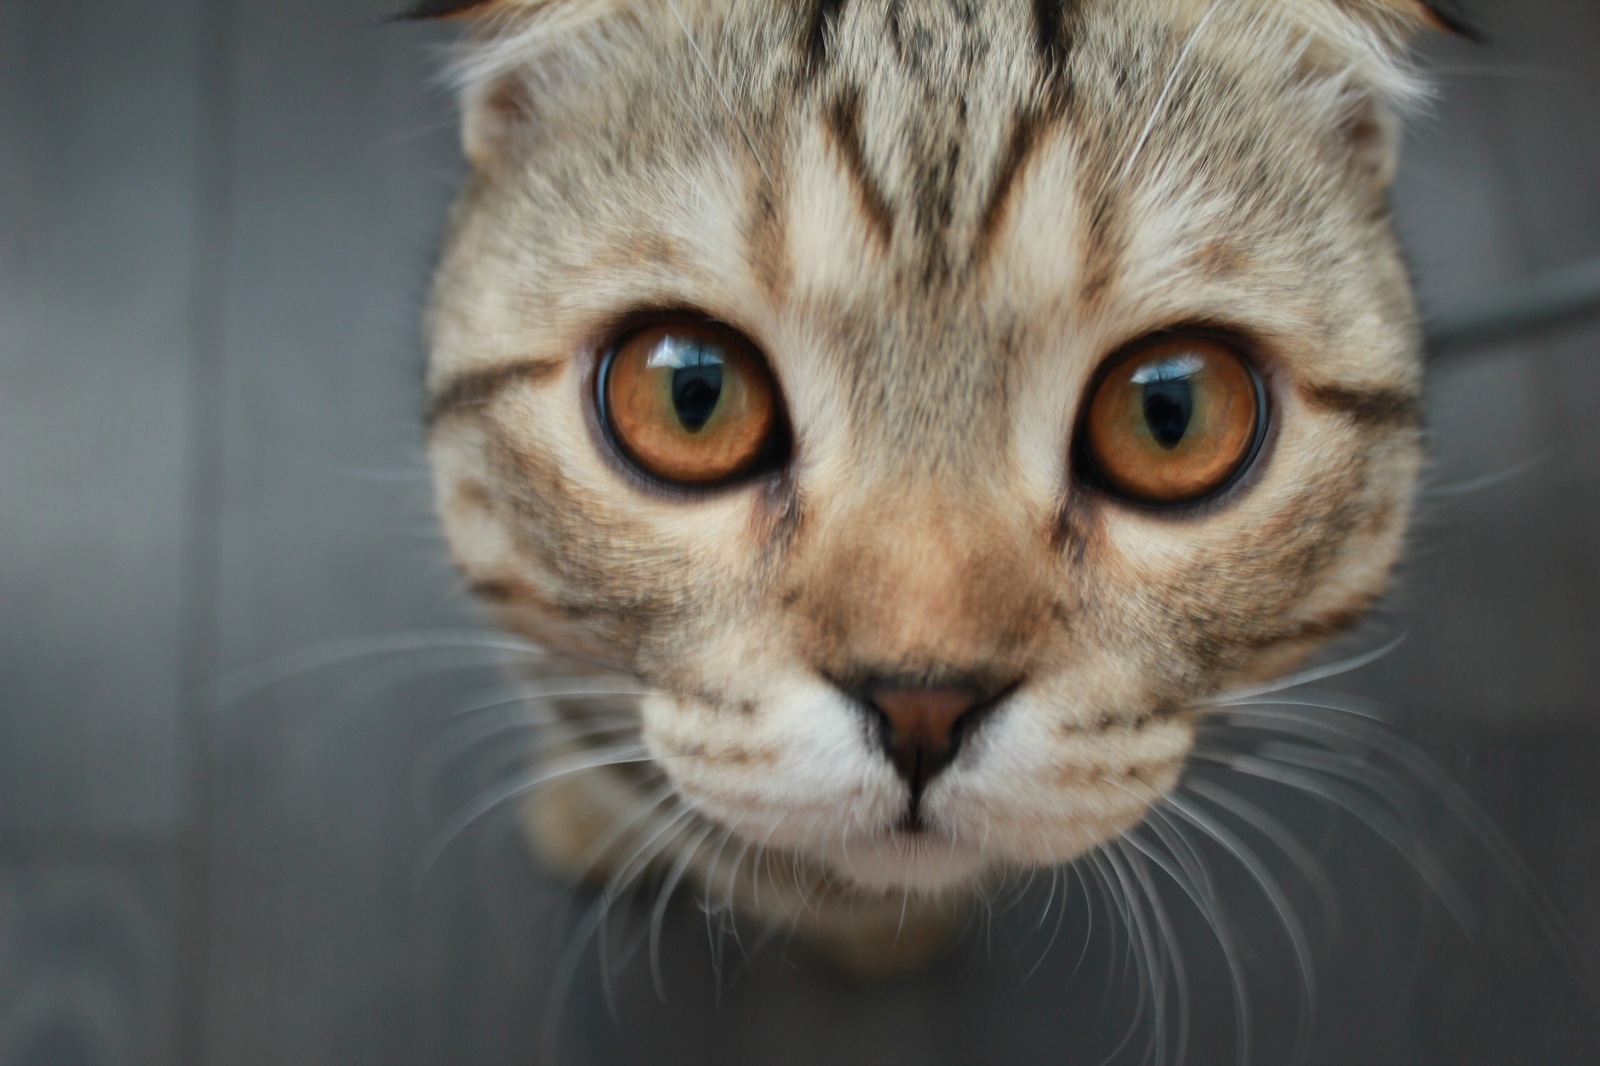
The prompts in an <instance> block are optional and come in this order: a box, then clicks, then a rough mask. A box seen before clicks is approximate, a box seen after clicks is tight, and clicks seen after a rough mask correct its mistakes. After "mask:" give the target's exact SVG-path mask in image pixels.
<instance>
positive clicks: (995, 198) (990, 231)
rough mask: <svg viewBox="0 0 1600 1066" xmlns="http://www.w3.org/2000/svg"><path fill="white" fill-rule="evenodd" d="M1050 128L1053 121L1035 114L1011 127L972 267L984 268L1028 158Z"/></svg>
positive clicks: (1023, 114) (980, 225) (981, 221)
mask: <svg viewBox="0 0 1600 1066" xmlns="http://www.w3.org/2000/svg"><path fill="white" fill-rule="evenodd" d="M1049 126H1050V120H1048V119H1046V118H1044V117H1043V116H1041V115H1038V114H1036V113H1034V112H1032V111H1022V112H1019V113H1018V114H1017V116H1016V118H1015V119H1013V120H1012V123H1011V135H1010V137H1008V138H1007V140H1006V148H1005V152H1004V153H1003V154H1002V155H1001V156H1000V162H999V164H998V165H997V166H996V169H995V174H994V181H993V182H992V183H991V185H990V186H989V190H990V191H989V202H988V204H986V205H985V206H984V209H983V214H982V216H981V217H980V219H979V222H978V232H977V235H976V236H975V237H974V239H973V244H972V264H973V266H974V267H975V268H981V267H982V266H983V264H984V262H985V260H987V259H988V257H989V251H990V249H992V248H993V247H994V242H995V239H996V238H997V237H998V236H999V233H1000V228H1001V226H1002V225H1003V224H1004V222H1005V219H1006V209H1007V207H1009V206H1010V203H1011V194H1012V192H1013V190H1015V189H1016V187H1017V179H1018V178H1020V177H1021V176H1022V171H1023V169H1024V168H1025V167H1026V165H1027V162H1028V158H1029V156H1031V155H1032V154H1033V150H1034V148H1035V146H1037V145H1038V144H1039V141H1040V135H1041V134H1042V133H1044V132H1045V130H1046V129H1047V128H1048V127H1049Z"/></svg>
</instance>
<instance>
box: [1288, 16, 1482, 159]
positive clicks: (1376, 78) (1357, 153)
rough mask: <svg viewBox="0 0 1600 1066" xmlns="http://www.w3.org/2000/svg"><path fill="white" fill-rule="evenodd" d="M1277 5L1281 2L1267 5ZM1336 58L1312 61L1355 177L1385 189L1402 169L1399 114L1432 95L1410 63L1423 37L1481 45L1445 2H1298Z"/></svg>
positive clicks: (1316, 57)
mask: <svg viewBox="0 0 1600 1066" xmlns="http://www.w3.org/2000/svg"><path fill="white" fill-rule="evenodd" d="M1268 2H1278V0H1268ZM1299 3H1300V10H1301V12H1302V13H1303V14H1304V15H1306V16H1307V17H1308V18H1309V19H1310V20H1311V22H1312V24H1313V25H1315V26H1316V27H1318V28H1319V29H1320V30H1321V32H1322V41H1323V43H1324V45H1326V46H1328V47H1330V48H1331V49H1332V51H1331V52H1323V53H1320V54H1319V53H1318V52H1317V51H1316V50H1313V51H1312V52H1311V53H1310V55H1311V57H1313V59H1314V63H1315V65H1317V66H1319V67H1321V69H1322V70H1323V71H1324V73H1325V76H1331V80H1332V83H1333V84H1337V85H1342V89H1341V91H1340V92H1339V93H1338V94H1337V96H1336V97H1335V99H1336V101H1337V103H1338V107H1339V117H1338V126H1339V132H1340V134H1341V136H1342V137H1343V138H1344V141H1345V144H1346V146H1347V148H1348V151H1349V158H1350V161H1351V164H1352V166H1353V167H1354V168H1355V173H1356V174H1359V175H1361V176H1362V177H1364V178H1365V179H1366V180H1368V181H1370V182H1371V183H1372V185H1373V186H1374V188H1376V189H1378V190H1384V189H1387V188H1388V187H1389V185H1390V184H1391V183H1392V181H1393V180H1394V175H1395V171H1396V169H1397V167H1398V163H1399V154H1400V138H1401V125H1402V123H1401V116H1402V114H1404V112H1405V111H1406V110H1407V109H1408V108H1409V107H1410V106H1413V105H1415V104H1416V103H1417V102H1418V101H1420V100H1422V99H1424V98H1425V97H1426V95H1427V89H1426V84H1425V82H1424V81H1423V79H1422V78H1421V77H1420V75H1419V74H1418V72H1417V70H1416V68H1415V66H1414V65H1413V64H1412V62H1411V59H1410V44H1411V42H1412V39H1413V38H1414V37H1416V36H1417V35H1418V34H1420V33H1422V32H1425V31H1429V30H1436V31H1442V32H1446V33H1454V34H1458V35H1460V36H1463V37H1468V38H1472V39H1474V40H1475V39H1477V33H1476V32H1475V31H1474V30H1473V29H1472V28H1471V26H1469V25H1468V24H1467V22H1466V20H1465V19H1464V18H1462V16H1461V15H1460V13H1459V12H1458V11H1457V10H1456V9H1455V8H1454V7H1453V6H1451V5H1450V4H1449V3H1448V0H1299Z"/></svg>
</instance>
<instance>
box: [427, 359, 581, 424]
mask: <svg viewBox="0 0 1600 1066" xmlns="http://www.w3.org/2000/svg"><path fill="white" fill-rule="evenodd" d="M561 365H562V364H561V363H560V362H557V361H555V360H542V361H541V360H529V361H527V362H523V363H508V364H506V365H505V366H494V367H489V368H488V369H486V370H471V371H468V372H467V373H465V374H460V375H457V376H456V377H454V378H451V379H450V380H449V381H446V382H445V383H444V385H443V386H442V387H441V388H440V389H438V390H437V391H436V392H435V393H434V394H433V397H432V399H430V400H429V401H428V425H430V426H431V425H433V424H435V423H436V422H438V421H440V420H441V419H443V418H445V417H446V416H448V415H452V414H454V413H456V412H457V411H459V410H461V409H462V408H464V407H483V406H485V405H487V404H488V403H490V402H491V401H493V400H494V398H495V397H496V396H498V395H499V394H500V393H501V392H502V391H504V390H505V389H507V388H509V387H510V386H512V385H519V384H522V383H524V382H527V383H530V384H535V385H537V384H540V383H542V382H545V381H548V380H549V379H551V378H553V377H555V376H556V374H558V373H560V371H561Z"/></svg>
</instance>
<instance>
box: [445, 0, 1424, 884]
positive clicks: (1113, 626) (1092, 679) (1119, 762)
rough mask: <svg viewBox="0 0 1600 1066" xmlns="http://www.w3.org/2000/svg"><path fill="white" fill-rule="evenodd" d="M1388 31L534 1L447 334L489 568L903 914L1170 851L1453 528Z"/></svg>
mask: <svg viewBox="0 0 1600 1066" xmlns="http://www.w3.org/2000/svg"><path fill="white" fill-rule="evenodd" d="M456 6H462V5H456ZM479 6H483V5H479ZM489 6H493V5H489ZM512 6H515V5H512ZM1369 6H1370V7H1371V8H1372V10H1371V11H1370V12H1359V11H1358V9H1360V8H1361V5H1359V4H1357V5H1348V6H1347V5H1340V4H1334V3H1332V2H1331V0H1297V2H1294V3H1287V2H1276V0H1274V2H1271V3H1267V2H1264V0H1261V2H1258V0H1216V2H1214V3H1205V2H1171V0H1169V2H1156V0H1148V2H1146V0H1083V2H1081V3H1071V4H1039V3H1028V2H1025V0H995V2H986V3H981V4H960V3H926V4H923V3H918V4H907V3H901V2H897V0H851V2H848V3H843V2H832V3H826V2H825V3H794V4H772V3H754V2H744V0H697V2H690V0H682V2H681V3H678V4H676V5H674V4H664V3H663V4H653V3H645V2H644V0H639V2H637V3H633V4H622V3H618V4H603V3H569V4H537V5H532V6H531V8H530V12H529V13H527V14H519V13H517V12H512V13H511V14H510V15H502V16H501V17H500V19H499V20H490V21H489V22H486V23H485V26H486V28H485V29H484V31H483V34H482V40H481V41H480V43H479V45H478V46H477V51H475V52H474V53H473V59H472V60H470V61H469V64H468V69H469V89H468V94H469V109H468V148H469V152H470V154H471V155H472V158H473V160H474V163H475V168H474V176H473V178H472V181H471V185H470V188H469V190H468V192H467V193H466V195H465V196H464V198H463V200H462V202H461V204H460V205H459V207H458V211H457V214H456V217H455V220H454V226H453V234H452V238H451V241H450V245H449V248H448V251H447V253H446V256H445V260H444V263H443V266H442V267H441V270H440V274H439V281H438V288H437V295H436V298H435V301H434V305H433V311H432V322H431V334H432V350H433V355H432V364H431V370H430V390H431V394H432V397H433V399H432V422H431V448H432V454H433V459H434V465H435V470H436V476H437V486H438V499H439V508H440V512H441V514H442V516H443V520H444V524H445V528H446V530H447V533H448V536H449V540H450V544H451V546H452V549H453V552H454V555H455V558H456V560H457V562H458V563H459V565H460V566H461V568H462V569H463V570H464V572H465V573H466V574H467V575H468V577H469V579H470V580H471V582H472V584H473V587H474V588H475V589H476V590H477V592H478V593H479V594H480V595H481V596H482V597H483V598H484V599H485V600H486V601H487V602H489V603H490V604H492V605H493V607H494V609H495V610H496V612H497V614H498V616H499V618H500V619H501V621H502V622H503V624H504V625H506V626H507V627H508V628H510V629H512V630H514V631H516V632H518V633H521V634H524V635H526V636H527V637H529V638H530V639H532V640H534V641H536V642H538V643H539V644H541V645H544V646H547V647H549V648H551V649H553V650H556V651H559V652H563V653H568V654H571V655H573V656H577V657H580V658H582V659H584V660H586V661H590V662H594V663H596V664H598V665H599V666H601V667H603V668H605V669H607V670H610V671H615V672H620V673H623V674H626V675H629V676H631V677H634V678H637V679H639V680H640V681H642V682H644V683H645V684H646V685H647V686H648V687H649V688H650V689H651V690H652V691H653V693H654V694H653V695H650V696H649V697H647V698H645V699H644V700H643V701H642V703H641V704H640V707H639V715H640V721H641V728H642V733H643V737H644V741H645V743H646V745H647V747H648V749H649V751H650V753H651V755H652V757H653V759H654V762H655V763H656V765H657V766H658V767H659V769H660V770H661V771H662V773H664V774H665V776H666V777H667V779H668V780H669V781H670V782H671V783H672V785H673V786H674V787H675V789H676V791H677V793H678V795H679V796H680V797H681V798H682V799H683V800H684V801H686V802H687V803H688V804H689V805H690V806H691V807H692V808H693V809H694V810H695V811H697V812H698V813H699V814H700V815H701V816H703V817H705V818H707V819H710V820H711V821H712V822H714V823H716V824H719V825H721V826H724V827H727V828H730V829H732V830H733V831H734V833H735V834H737V835H738V836H740V837H742V838H744V839H746V840H749V841H754V842H756V843H760V844H765V845H768V846H771V847H777V848H782V849H785V850H788V851H792V852H794V853H797V854H798V855H799V856H800V857H801V858H802V859H804V860H806V861H807V862H810V863H812V864H815V865H816V866H818V867H821V868H823V869H825V870H827V871H829V872H830V873H832V874H833V875H835V876H836V877H837V878H840V879H843V880H844V881H846V882H848V883H851V884H854V885H857V886H860V887H861V888H863V889H866V890H876V889H911V890H916V891H926V892H933V891H938V890H941V889H945V888H950V887H954V886H958V885H961V884H964V883H968V882H971V881H973V880H975V879H977V878H980V877H981V876H983V874H984V873H985V872H986V871H989V870H992V869H994V868H997V867H1012V868H1015V867H1033V866H1038V865H1045V864H1053V863H1059V862H1063V861H1066V860H1070V859H1072V858H1074V857H1076V856H1077V855H1079V854H1081V853H1083V852H1084V851H1085V850H1086V849H1088V848H1090V847H1092V846H1093V845H1095V844H1097V843H1100V842H1102V841H1104V840H1106V839H1108V838H1111V837H1113V836H1115V835H1116V834H1118V833H1120V832H1122V831H1125V830H1126V829H1128V828H1130V827H1132V826H1133V825H1135V824H1136V823H1137V822H1138V821H1139V820H1140V819H1141V818H1142V817H1143V815H1144V814H1145V813H1146V811H1147V810H1148V808H1149V806H1150V805H1151V804H1152V803H1153V802H1155V801H1156V800H1157V799H1158V798H1159V797H1160V796H1161V795H1163V794H1164V793H1166V792H1167V791H1169V790H1170V789H1171V788H1173V787H1174V785H1175V784H1176V782H1177V780H1178V778H1179V775H1180V774H1181V772H1182V769H1183V765H1184V760H1185V758H1186V756H1187V755H1188V753H1189V750H1190V747H1191V744H1192V740H1193V735H1194V726H1195V721H1196V717H1197V715H1198V714H1199V713H1200V710H1199V709H1200V708H1202V707H1203V706H1204V705H1205V703H1206V701H1207V700H1208V699H1210V698H1212V697H1214V696H1216V695H1217V694H1218V693H1221V692H1224V691H1226V690H1227V689H1229V688H1230V687H1234V686H1238V685H1241V684H1246V683H1249V682H1252V681H1260V680H1263V679H1267V678H1271V677H1274V676H1277V675H1279V674H1281V673H1282V672H1283V671H1285V670H1286V669H1288V668H1289V667H1291V666H1292V665H1293V664H1295V663H1297V662H1298V661H1300V660H1301V659H1302V658H1303V657H1304V656H1305V655H1307V654H1308V653H1309V652H1311V651H1312V650H1314V649H1315V648H1316V647H1317V646H1318V645H1319V644H1320V643H1322V642H1324V641H1326V640H1327V639H1328V638H1329V637H1331V636H1333V635H1335V634H1338V633H1340V632H1343V631H1345V630H1347V629H1348V628H1350V627H1351V626H1353V625H1354V624H1355V623H1356V622H1357V621H1358V620H1359V619H1360V618H1361V616H1362V615H1363V613H1364V612H1365V611H1366V610H1367V609H1368V607H1369V606H1370V605H1371V604H1372V603H1373V602H1374V601H1375V600H1376V599H1377V598H1378V597H1379V596H1380V595H1381V594H1382V592H1383V590H1384V587H1385V583H1386V580H1387V576H1388V573H1389V570H1390V567H1391V565H1392V564H1393V562H1394V559H1395V556H1396V554H1397V552H1398V550H1399V547H1400V544H1401V540H1402V538H1403V535H1404V530H1405V527H1406V521H1407V513H1408V501H1409V499H1410V493H1411V489H1412V485H1413V480H1414V478H1415V475H1416V471H1417V468H1418V465H1419V446H1418V428H1417V396H1418V390H1419V385H1420V360H1419V358H1418V333H1417V327H1416V321H1415V314H1414V310H1413V306H1412V302H1411V297H1410V294H1409V289H1408V285H1407V279H1406V276H1405V273H1404V270H1403V268H1402V265H1401V262H1400V258H1399V256H1398V254H1397V251H1396V247H1395V244H1394V241H1393V239H1392V237H1391V235H1390V232H1389V229H1388V226H1387V217H1386V211H1385V206H1384V197H1385V191H1386V188H1385V186H1386V181H1387V175H1388V171H1389V166H1390V145H1389V140H1390V128H1391V123H1390V121H1389V119H1388V117H1387V116H1388V106H1389V104H1390V103H1392V102H1394V100H1395V99H1396V98H1397V96H1399V95H1402V94H1404V93H1405V92H1407V91H1409V86H1410V82H1409V81H1408V80H1407V75H1406V73H1405V71H1404V69H1403V67H1402V66H1401V65H1400V63H1401V61H1400V53H1399V51H1398V45H1397V43H1396V42H1397V36H1396V35H1397V33H1398V31H1399V27H1400V21H1399V16H1398V15H1396V14H1395V13H1394V12H1395V11H1396V10H1398V8H1394V7H1393V6H1392V5H1383V4H1376V3H1374V4H1371V5H1369ZM1419 10H1420V9H1419ZM1402 13H1403V12H1402Z"/></svg>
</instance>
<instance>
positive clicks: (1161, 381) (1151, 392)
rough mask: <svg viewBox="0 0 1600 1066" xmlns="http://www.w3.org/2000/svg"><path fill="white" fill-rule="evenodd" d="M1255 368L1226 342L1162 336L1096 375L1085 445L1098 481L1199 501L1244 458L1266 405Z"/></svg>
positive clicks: (1131, 494) (1146, 496)
mask: <svg viewBox="0 0 1600 1066" xmlns="http://www.w3.org/2000/svg"><path fill="white" fill-rule="evenodd" d="M1262 408H1263V401H1262V393H1261V389H1260V387H1259V386H1258V384H1257V378H1256V375H1255V372H1254V371H1253V370H1251V368H1250V366H1249V364H1248V363H1246V362H1245V360H1244V357H1243V356H1242V355H1240V354H1239V353H1238V352H1237V351H1235V350H1234V349H1233V348H1232V347H1230V346H1228V345H1227V344H1225V343H1223V342H1221V341H1218V340H1212V339H1208V338H1202V337H1183V336H1175V337H1164V338H1162V339H1160V340H1156V341H1154V342H1152V343H1149V344H1145V345H1140V346H1139V347H1138V348H1136V349H1134V350H1133V351H1131V352H1129V353H1128V354H1126V355H1124V356H1122V357H1120V358H1119V359H1117V360H1116V361H1115V362H1113V363H1112V364H1111V367H1110V369H1109V370H1108V371H1106V372H1105V373H1104V374H1103V375H1102V376H1101V378H1100V380H1099V384H1098V385H1097V386H1096V389H1095V393H1094V397H1093V399H1092V400H1091V401H1090V406H1089V413H1088V418H1087V422H1086V425H1085V429H1084V445H1085V448H1086V450H1087V452H1088V458H1089V460H1090V462H1091V463H1092V465H1093V468H1094V472H1095V473H1096V474H1098V475H1099V477H1100V478H1101V479H1102V480H1103V481H1104V482H1105V486H1106V487H1107V488H1108V489H1110V490H1112V491H1113V492H1116V493H1118V494H1120V495H1123V496H1126V497H1128V498H1130V499H1133V500H1136V501H1139V502H1142V503H1152V504H1165V505H1171V504H1183V503H1193V502H1196V501H1198V500H1200V499H1202V498H1204V497H1206V496H1208V495H1210V494H1212V493H1214V492H1217V491H1218V490H1220V489H1222V488H1223V487H1225V486H1226V485H1228V484H1229V482H1231V481H1232V480H1233V478H1234V477H1235V476H1236V475H1238V474H1239V472H1240V471H1241V470H1242V469H1243V468H1244V466H1245V465H1246V464H1247V463H1248V462H1249V461H1250V459H1251V457H1252V455H1253V454H1254V452H1255V450H1256V447H1257V445H1258V443H1259V441H1260V436H1261V427H1262V424H1263V418H1264V414H1265V413H1264V411H1263V409H1262Z"/></svg>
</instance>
